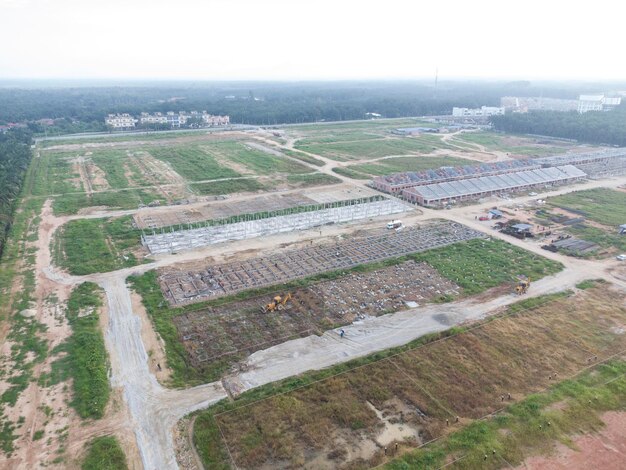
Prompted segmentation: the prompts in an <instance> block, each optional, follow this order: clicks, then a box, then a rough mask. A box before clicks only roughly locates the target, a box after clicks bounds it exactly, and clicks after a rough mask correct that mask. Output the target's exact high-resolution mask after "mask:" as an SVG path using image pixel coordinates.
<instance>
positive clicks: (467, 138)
mask: <svg viewBox="0 0 626 470" xmlns="http://www.w3.org/2000/svg"><path fill="white" fill-rule="evenodd" d="M506 137H507V135H506V134H496V133H494V132H464V133H462V134H459V135H456V136H454V138H453V140H452V141H451V143H454V144H457V145H459V146H462V147H466V148H468V149H471V147H468V146H467V144H470V145H472V144H479V145H482V146H484V147H485V148H486V150H496V151H500V152H508V153H513V154H517V155H529V156H538V157H539V156H548V155H557V154H560V153H564V152H566V151H567V149H568V148H569V147H570V145H567V144H564V145H563V147H557V146H545V145H535V144H534V139H533V138H523V142H527V143H524V144H523V145H510V144H507V143H506V142H505V141H504V139H505V138H506ZM516 139H519V137H516ZM474 149H475V150H477V149H478V148H477V147H474Z"/></svg>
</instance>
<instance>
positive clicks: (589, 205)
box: [548, 188, 626, 228]
mask: <svg viewBox="0 0 626 470" xmlns="http://www.w3.org/2000/svg"><path fill="white" fill-rule="evenodd" d="M548 204H550V205H551V206H554V207H561V208H562V209H565V210H574V211H577V212H578V213H580V214H581V215H584V216H585V217H586V218H588V219H589V220H593V221H595V222H598V223H599V224H603V225H607V226H609V227H611V228H616V227H617V226H618V225H621V224H624V223H626V193H625V192H622V191H615V190H613V189H606V188H597V189H588V190H586V191H576V192H573V193H569V194H563V195H561V196H556V197H553V198H550V199H549V200H548Z"/></svg>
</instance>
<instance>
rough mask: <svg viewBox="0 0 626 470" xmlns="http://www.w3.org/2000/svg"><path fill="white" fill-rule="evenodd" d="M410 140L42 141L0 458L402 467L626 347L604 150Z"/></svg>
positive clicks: (407, 124)
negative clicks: (88, 456) (95, 445)
mask: <svg viewBox="0 0 626 470" xmlns="http://www.w3.org/2000/svg"><path fill="white" fill-rule="evenodd" d="M427 125H428V123H425V122H422V120H420V119H418V118H406V119H402V120H384V119H381V120H372V121H371V122H370V121H359V122H341V123H318V124H315V125H313V124H310V125H303V126H302V125H301V126H286V127H285V128H280V129H273V128H261V127H253V126H250V127H249V128H247V129H241V130H238V129H233V130H230V131H228V132H223V133H219V132H218V131H214V132H212V133H206V134H205V133H204V131H202V132H200V131H198V132H193V133H180V134H178V133H173V132H172V133H170V134H165V135H160V134H159V135H156V134H155V135H149V136H148V135H145V136H144V135H129V136H119V137H112V136H108V135H106V136H101V137H98V139H96V140H91V139H89V138H84V139H76V140H72V139H68V140H67V141H52V142H48V143H47V144H46V146H41V148H40V147H38V146H37V147H36V152H38V156H37V157H36V158H34V159H33V161H32V165H31V167H30V169H29V170H28V172H29V173H28V175H27V179H26V181H27V183H28V184H27V185H26V186H25V187H24V191H25V193H24V194H26V197H24V198H23V200H22V201H20V203H19V206H18V210H17V211H16V223H15V225H14V227H15V235H11V237H14V238H15V240H12V241H11V245H10V251H9V253H10V254H11V256H10V257H9V258H7V259H8V261H9V262H10V264H7V270H6V271H4V266H3V273H4V272H7V273H11V272H15V273H16V275H15V282H14V283H12V284H11V285H10V286H9V285H8V284H7V286H6V287H7V290H6V292H7V293H8V295H9V296H8V297H7V298H9V300H10V302H6V306H7V309H6V313H7V315H6V318H7V319H8V320H7V321H9V322H10V323H11V327H10V328H11V329H8V330H7V331H8V332H9V333H8V334H9V335H10V336H7V338H8V341H7V342H6V344H5V346H6V347H5V348H4V351H5V352H4V353H3V354H2V361H0V362H1V363H2V367H1V370H0V375H2V377H1V379H2V380H0V388H2V390H3V393H2V400H0V408H1V411H2V414H0V427H3V429H5V430H10V432H9V431H6V432H4V433H0V434H2V435H1V436H0V447H1V448H2V449H3V450H4V453H3V454H0V467H3V466H6V467H7V468H40V467H41V468H43V467H46V468H81V467H82V460H81V459H82V458H83V455H84V454H85V453H86V452H90V449H91V448H92V447H91V439H92V438H94V437H95V438H100V437H110V436H114V437H115V438H117V439H118V440H119V441H118V442H119V444H120V445H119V447H120V448H121V451H120V452H121V453H122V454H124V455H126V457H127V459H128V462H129V465H128V468H132V469H141V468H144V469H154V468H158V469H161V468H163V469H170V468H172V469H175V468H181V469H183V470H202V468H206V469H209V468H210V469H213V468H220V469H227V468H241V469H248V468H250V469H253V468H255V469H256V468H260V469H267V470H269V469H274V468H294V469H295V468H306V469H309V470H317V469H328V470H330V469H335V468H338V469H344V470H355V469H364V468H371V467H376V466H379V465H384V464H387V463H389V464H390V465H394V464H393V463H392V461H393V459H401V458H405V457H406V459H410V458H412V457H411V456H412V455H413V453H414V452H416V451H418V449H420V448H421V446H423V445H424V446H426V448H429V447H428V446H429V444H428V443H429V442H430V441H431V440H433V439H438V440H441V442H444V440H445V439H447V438H448V436H450V435H452V433H455V432H458V431H463V430H464V429H467V430H469V431H472V430H473V429H475V428H474V426H477V425H482V424H481V423H485V422H489V423H491V422H500V421H498V418H495V419H493V420H491V418H489V417H488V416H489V415H490V414H491V413H501V412H502V410H503V409H504V408H505V407H506V406H511V407H513V406H514V405H515V404H516V403H521V402H523V400H525V399H526V396H527V395H528V394H530V393H535V392H542V390H544V389H545V388H546V387H547V386H549V385H551V384H553V383H556V379H555V377H556V375H557V374H558V376H559V377H563V379H565V378H566V377H569V376H571V375H574V374H577V373H579V372H580V371H582V370H584V369H585V368H591V367H594V366H598V365H599V363H600V362H601V361H603V360H607V361H608V360H611V358H613V356H614V355H616V354H619V353H620V352H621V351H623V350H624V348H625V347H626V344H625V343H624V341H625V340H624V338H625V336H624V334H623V333H624V330H625V329H626V323H625V322H626V320H625V317H624V307H623V288H624V286H626V284H624V279H625V277H624V267H623V263H621V262H620V261H618V259H619V258H618V259H616V256H617V255H618V254H619V253H621V252H622V251H618V250H621V248H620V247H622V246H625V245H623V243H626V242H624V240H626V237H623V235H622V232H620V230H623V231H626V219H624V217H626V213H625V212H624V210H623V208H624V207H626V204H625V203H624V200H623V197H624V194H625V193H624V189H623V185H624V183H625V182H626V180H624V177H623V176H620V175H621V172H622V169H623V159H624V156H625V155H626V154H624V153H623V152H622V149H604V150H597V149H595V148H592V147H589V146H582V145H581V146H579V145H575V144H572V143H568V144H567V145H559V144H558V143H538V142H537V138H534V137H533V138H530V137H524V136H500V135H499V134H496V133H494V132H484V133H482V132H474V133H472V134H471V135H468V136H465V135H464V134H463V132H464V131H463V130H456V129H451V130H450V132H448V133H442V134H441V135H439V134H437V135H435V134H434V133H430V132H428V133H426V134H427V135H426V134H424V135H415V136H408V135H407V136H399V135H396V134H393V133H392V132H390V130H392V129H399V128H400V129H402V128H413V127H422V126H427ZM425 128H426V127H425ZM472 142H474V143H472ZM48 144H49V145H48ZM38 145H39V144H38ZM590 149H592V150H590ZM570 150H571V155H570V153H568V154H567V155H564V154H563V152H565V151H568V152H569V151H570ZM575 152H578V153H575ZM509 154H510V155H509ZM546 155H556V156H554V157H547V156H546ZM465 161H467V162H468V163H467V164H464V163H463V162H465ZM446 162H449V163H450V165H449V166H443V167H441V165H445V164H446ZM425 168H426V169H425ZM413 170H414V171H413ZM396 172H403V173H396ZM385 174H389V175H391V176H382V177H377V175H385ZM363 175H366V177H363ZM609 177H610V179H609ZM372 178H373V179H374V181H373V182H371V180H372ZM573 183H576V185H573ZM570 184H571V186H568V185H570ZM609 188H611V189H609ZM581 189H584V191H580V190H581ZM531 190H532V191H537V192H540V193H542V194H535V193H531V194H524V195H523V197H518V196H516V195H515V194H514V193H515V192H520V191H531ZM427 191H429V193H428V194H426V192H427ZM413 193H414V194H415V195H416V197H415V198H413V199H412V198H411V197H409V196H408V195H409V194H413ZM509 193H511V194H509ZM418 194H419V195H421V196H420V197H422V199H421V200H418V198H417V195H418ZM403 195H404V196H403ZM505 195H506V196H507V199H509V198H510V200H507V201H506V202H505V201H497V202H494V200H493V199H494V198H493V196H505ZM535 196H536V197H535ZM482 197H485V200H484V201H479V202H478V203H476V204H474V205H469V204H463V203H461V202H464V201H471V200H473V199H476V198H482ZM457 201H458V202H459V204H453V202H457ZM546 201H547V202H546ZM416 204H419V205H423V206H424V207H417V206H416ZM442 206H443V207H446V210H440V211H437V210H433V209H438V208H441V207H442ZM542 210H543V211H544V212H541V211H542ZM561 217H562V218H561ZM492 219H494V221H495V219H497V222H496V224H500V226H493V227H492V225H493V224H494V222H491V220H492ZM570 222H571V224H570ZM494 228H497V229H498V230H494ZM551 231H552V232H551ZM559 237H562V238H560V239H559ZM551 241H554V243H550V242H551ZM546 244H550V245H551V246H552V247H553V248H554V249H552V248H551V249H550V250H543V249H542V246H543V245H546ZM576 250H577V252H578V256H577V257H576V258H573V257H570V256H564V255H565V254H568V255H569V254H571V253H570V251H576ZM623 252H625V253H626V250H624V251H623ZM609 255H610V256H609ZM620 263H621V264H620ZM11 270H14V271H11ZM3 279H4V278H3ZM592 280H593V281H592ZM598 280H599V281H598ZM619 289H622V290H619ZM3 292H5V291H3ZM85 332H88V333H89V336H88V337H89V338H91V339H90V340H89V341H82V340H83V338H85V336H84V334H85ZM35 340H37V341H35ZM96 347H97V348H99V349H97V350H96V349H95V348H96ZM35 350H37V351H38V353H37V354H38V355H37V357H36V358H35V359H33V360H31V359H32V357H33V356H32V354H31V353H32V352H33V351H35ZM15 361H18V362H19V364H18V367H14V364H15V363H16V362H15ZM96 363H97V364H96ZM94 364H96V366H97V371H98V372H97V374H96V373H94V372H93V370H94V369H93V368H94ZM20 367H21V368H22V369H23V371H24V373H23V374H22V375H18V374H17V372H16V370H17V369H19V368H20ZM76 371H79V372H80V374H77V373H76ZM503 397H504V398H503ZM585 397H586V396H585ZM22 416H23V418H22ZM483 418H484V419H483ZM553 422H556V420H555V421H553ZM544 425H545V424H544ZM533 426H534V427H537V428H538V426H535V425H534V421H533ZM554 427H555V428H556V427H557V426H554ZM516 429H517V428H514V427H513V426H511V427H510V429H507V430H505V431H503V432H506V433H508V432H509V431H515V430H516ZM559 429H560V428H559ZM469 431H468V432H469ZM9 434H10V435H9ZM507 436H508V434H507ZM479 437H480V436H479ZM564 439H565V437H564ZM437 442H439V441H437ZM456 442H458V440H457V441H456ZM11 445H12V446H13V447H10V446H11ZM489 445H491V444H489ZM507 445H510V446H513V444H511V442H509V441H507ZM479 447H480V448H481V449H482V448H483V447H482V444H481V445H480V446H478V445H477V446H476V448H479ZM493 447H494V448H495V450H496V451H497V452H502V448H501V447H499V446H493ZM485 448H487V447H485ZM7 449H11V450H7ZM437 449H440V448H439V447H438V448H437ZM445 449H446V450H447V448H445ZM491 450H492V449H491V448H490V449H489V452H491ZM122 451H123V452H122ZM438 451H439V450H438ZM473 451H474V449H473V447H472V448H471V452H469V451H468V450H467V449H466V448H463V449H461V450H459V449H457V448H455V449H454V450H453V451H451V452H449V453H447V454H445V455H444V454H443V453H442V455H441V456H440V457H441V458H440V459H439V460H433V461H436V462H437V464H436V465H433V466H432V467H436V468H439V467H441V466H444V465H446V464H448V463H450V462H453V461H454V460H455V459H460V458H466V459H468V460H466V461H470V460H471V459H474V457H475V456H474V455H473V453H472V452H473ZM491 455H493V454H490V455H489V457H490V458H491ZM502 455H503V456H505V458H506V459H507V460H509V459H510V461H511V462H514V463H515V464H516V465H517V464H520V463H521V461H522V460H523V459H520V458H519V457H520V456H519V455H518V454H514V455H508V454H504V453H502ZM479 457H480V458H482V457H483V454H481V455H480V456H479ZM438 458H439V457H438ZM407 462H413V461H412V460H407ZM415 462H418V460H415ZM422 462H423V461H421V460H420V461H419V465H418V464H415V465H413V468H415V467H416V466H417V467H418V468H422V465H421V463H422ZM472 462H473V460H472ZM482 462H484V460H480V461H479V462H478V465H473V466H472V465H469V464H468V465H467V467H465V468H482V467H481V465H480V464H481V463H482ZM38 464H40V465H38ZM402 465H403V464H402ZM451 466H453V467H454V466H455V465H454V464H452V465H451ZM424 467H426V468H428V466H426V465H424ZM461 467H462V468H463V466H462V465H461ZM118 468H120V470H123V469H124V468H125V467H124V466H123V465H119V466H118ZM409 468H411V467H409ZM489 468H494V469H495V468H498V465H495V464H494V465H491V463H490V467H489ZM116 470H117V468H116Z"/></svg>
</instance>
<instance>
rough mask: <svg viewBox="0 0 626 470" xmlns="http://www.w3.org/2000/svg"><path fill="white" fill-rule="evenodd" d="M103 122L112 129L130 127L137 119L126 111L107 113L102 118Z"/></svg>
mask: <svg viewBox="0 0 626 470" xmlns="http://www.w3.org/2000/svg"><path fill="white" fill-rule="evenodd" d="M104 123H105V124H106V125H107V126H109V127H112V128H113V129H132V128H133V127H135V124H137V119H135V118H134V117H132V116H131V115H130V114H128V113H123V114H109V115H108V116H107V117H106V118H105V119H104Z"/></svg>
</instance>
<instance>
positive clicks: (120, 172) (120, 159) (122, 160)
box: [89, 150, 142, 189]
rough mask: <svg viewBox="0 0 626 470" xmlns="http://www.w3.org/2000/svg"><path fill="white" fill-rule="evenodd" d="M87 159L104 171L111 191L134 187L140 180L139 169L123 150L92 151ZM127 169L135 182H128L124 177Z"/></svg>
mask: <svg viewBox="0 0 626 470" xmlns="http://www.w3.org/2000/svg"><path fill="white" fill-rule="evenodd" d="M89 158H91V160H92V161H93V163H94V164H95V165H97V166H98V168H100V169H101V170H102V171H104V173H105V177H106V180H107V183H109V186H110V187H111V188H113V189H120V188H128V187H129V186H135V185H136V183H135V182H136V181H141V180H142V177H141V174H140V171H139V169H138V168H137V167H136V166H135V164H134V163H133V162H132V161H131V160H130V158H129V157H128V156H127V154H126V151H125V150H94V151H93V153H92V155H90V156H89ZM127 168H128V170H129V171H130V172H131V174H132V177H133V179H134V180H135V182H133V181H129V180H128V178H127V177H126V174H125V173H126V169H127ZM133 183H135V184H133Z"/></svg>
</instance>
